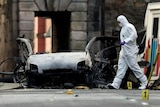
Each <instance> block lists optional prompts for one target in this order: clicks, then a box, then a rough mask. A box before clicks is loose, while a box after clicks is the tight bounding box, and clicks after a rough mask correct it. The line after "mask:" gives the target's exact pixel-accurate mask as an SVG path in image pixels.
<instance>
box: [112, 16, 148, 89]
mask: <svg viewBox="0 0 160 107" xmlns="http://www.w3.org/2000/svg"><path fill="white" fill-rule="evenodd" d="M117 21H118V22H119V25H120V26H121V27H122V28H121V32H120V42H121V43H122V42H125V44H124V45H121V50H120V54H119V61H118V70H117V74H116V77H115V78H114V80H113V83H112V84H111V85H112V86H113V87H114V88H116V89H119V88H120V85H121V82H122V79H123V78H124V76H125V74H126V71H127V69H128V67H129V68H130V69H131V70H132V71H133V73H134V75H135V76H136V77H137V78H138V79H139V80H140V82H141V86H144V87H146V85H147V78H146V76H145V75H144V74H143V72H142V71H141V69H140V67H139V65H138V63H137V53H138V47H137V43H136V39H137V31H136V29H135V27H134V25H133V24H131V23H129V22H128V20H127V18H126V17H125V16H123V15H120V16H118V18H117Z"/></svg>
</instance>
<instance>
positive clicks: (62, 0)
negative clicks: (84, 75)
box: [13, 0, 159, 51]
mask: <svg viewBox="0 0 160 107" xmlns="http://www.w3.org/2000/svg"><path fill="white" fill-rule="evenodd" d="M45 1H46V2H45ZM103 1H104V3H103V4H102V2H103ZM157 1H159V0H150V2H157ZM102 6H104V7H102ZM146 6H147V2H146V1H145V0H118V1H117V0H13V13H14V14H13V35H14V37H15V36H16V35H19V36H21V35H23V34H25V36H26V38H29V39H34V38H33V37H34V32H33V30H34V16H35V14H34V12H35V11H70V12H71V26H70V27H71V30H70V42H69V43H70V44H69V45H70V50H71V51H77V50H84V48H85V46H86V44H87V42H88V41H89V40H90V39H91V38H92V37H94V36H101V35H105V36H111V35H112V30H118V27H117V23H116V18H117V16H118V15H119V14H124V15H126V16H127V18H128V19H129V21H130V22H131V23H133V24H135V26H136V28H137V29H138V30H140V29H142V28H143V22H144V15H145V9H146ZM102 9H104V15H102V13H101V12H102ZM102 17H103V19H104V20H103V22H102ZM103 23H104V31H105V34H103V30H102V28H103V25H102V24H103ZM17 31H18V32H17Z"/></svg>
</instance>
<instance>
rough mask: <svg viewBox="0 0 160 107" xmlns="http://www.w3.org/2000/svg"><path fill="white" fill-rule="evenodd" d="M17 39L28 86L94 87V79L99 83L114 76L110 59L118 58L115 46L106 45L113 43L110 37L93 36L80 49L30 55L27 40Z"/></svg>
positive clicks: (30, 48)
mask: <svg viewBox="0 0 160 107" xmlns="http://www.w3.org/2000/svg"><path fill="white" fill-rule="evenodd" d="M17 42H18V44H19V49H20V57H21V59H22V62H24V63H25V70H24V71H25V72H26V79H27V85H28V86H29V87H30V86H40V87H46V86H52V87H53V88H55V87H56V86H58V88H59V86H61V87H60V88H65V84H69V85H70V86H76V85H87V86H89V87H93V86H94V83H95V84H96V83H97V81H98V83H99V81H101V82H102V80H103V82H102V83H107V81H108V80H110V81H111V80H112V78H113V77H114V73H115V71H114V69H113V66H112V65H113V64H111V60H113V59H116V58H117V53H116V50H115V49H116V48H115V46H112V47H109V48H107V47H108V46H107V45H111V44H112V42H113V38H112V39H110V37H94V38H93V39H91V40H90V41H89V43H88V44H87V46H86V48H85V50H84V51H83V52H57V53H41V54H33V51H32V47H31V44H30V41H29V40H28V39H25V38H17ZM112 45H113V44H112ZM114 55H115V56H114ZM113 56H114V57H113ZM108 72H110V73H108Z"/></svg>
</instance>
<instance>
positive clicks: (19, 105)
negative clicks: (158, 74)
mask: <svg viewBox="0 0 160 107" xmlns="http://www.w3.org/2000/svg"><path fill="white" fill-rule="evenodd" d="M148 95H149V99H148V100H145V99H142V90H111V89H88V90H87V89H72V90H71V91H69V90H67V89H9V90H1V91H0V107H160V90H149V94H148Z"/></svg>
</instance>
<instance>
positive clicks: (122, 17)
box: [117, 15, 129, 27]
mask: <svg viewBox="0 0 160 107" xmlns="http://www.w3.org/2000/svg"><path fill="white" fill-rule="evenodd" d="M117 21H118V22H120V26H121V27H123V26H124V25H126V24H128V23H129V22H128V20H127V18H126V17H125V16H123V15H120V16H118V17H117Z"/></svg>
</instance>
